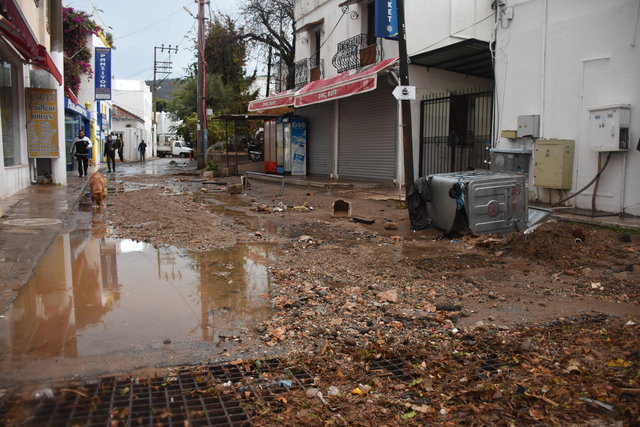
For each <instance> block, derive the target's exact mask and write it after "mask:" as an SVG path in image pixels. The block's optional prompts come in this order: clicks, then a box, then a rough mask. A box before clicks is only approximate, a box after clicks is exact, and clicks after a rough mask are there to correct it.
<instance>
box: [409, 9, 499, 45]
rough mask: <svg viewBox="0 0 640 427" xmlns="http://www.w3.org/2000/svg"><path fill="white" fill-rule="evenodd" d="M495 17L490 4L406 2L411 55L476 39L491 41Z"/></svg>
mask: <svg viewBox="0 0 640 427" xmlns="http://www.w3.org/2000/svg"><path fill="white" fill-rule="evenodd" d="M493 17H494V13H493V10H492V9H491V1H489V0H430V1H428V2H425V1H424V0H406V2H405V20H406V26H407V51H408V52H409V55H415V54H417V53H422V52H426V51H429V50H434V49H438V48H441V47H444V46H447V45H450V44H452V43H457V42H459V41H462V40H465V39H470V38H475V39H478V40H483V41H489V40H490V39H491V35H492V32H493V26H494V18H493Z"/></svg>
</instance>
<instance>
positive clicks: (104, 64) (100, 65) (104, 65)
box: [94, 47, 111, 101]
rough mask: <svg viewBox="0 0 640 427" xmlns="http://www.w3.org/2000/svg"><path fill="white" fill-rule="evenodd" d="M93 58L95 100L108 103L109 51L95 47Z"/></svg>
mask: <svg viewBox="0 0 640 427" xmlns="http://www.w3.org/2000/svg"><path fill="white" fill-rule="evenodd" d="M95 57H96V67H95V76H94V78H95V85H96V97H95V98H96V100H97V101H108V100H110V99H111V49H110V48H108V47H97V48H96V55H95Z"/></svg>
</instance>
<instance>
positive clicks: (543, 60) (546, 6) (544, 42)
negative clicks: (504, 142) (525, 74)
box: [540, 0, 549, 138]
mask: <svg viewBox="0 0 640 427" xmlns="http://www.w3.org/2000/svg"><path fill="white" fill-rule="evenodd" d="M548 19H549V0H545V1H544V16H543V19H542V54H541V55H540V56H541V60H540V62H541V64H540V138H544V122H545V114H544V106H545V87H546V85H545V75H546V68H547V20H548Z"/></svg>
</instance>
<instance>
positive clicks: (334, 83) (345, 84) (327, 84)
mask: <svg viewBox="0 0 640 427" xmlns="http://www.w3.org/2000/svg"><path fill="white" fill-rule="evenodd" d="M397 61H398V58H397V57H395V58H389V59H385V60H384V61H380V62H378V63H376V64H373V65H370V66H368V67H365V68H363V69H359V70H352V71H346V72H344V73H340V74H338V75H337V76H334V77H329V78H327V79H322V80H316V81H313V82H311V83H308V84H306V85H305V86H303V87H302V88H300V89H299V90H298V91H297V92H294V91H292V90H288V91H286V92H282V93H279V94H277V95H273V96H270V97H268V98H264V99H258V100H255V101H251V102H250V103H249V111H259V110H267V109H270V108H278V107H286V106H291V105H293V106H294V107H303V106H305V105H311V104H317V103H319V102H326V101H333V100H335V99H340V98H345V97H347V96H351V95H356V94H359V93H365V92H369V91H372V90H375V89H376V88H377V86H378V73H379V72H381V71H384V70H386V69H387V68H390V67H392V66H394V65H395V63H396V62H397Z"/></svg>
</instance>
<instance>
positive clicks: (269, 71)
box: [265, 46, 273, 96]
mask: <svg viewBox="0 0 640 427" xmlns="http://www.w3.org/2000/svg"><path fill="white" fill-rule="evenodd" d="M272 53H273V47H271V46H269V62H267V93H266V94H265V96H269V90H270V86H271V55H272Z"/></svg>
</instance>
